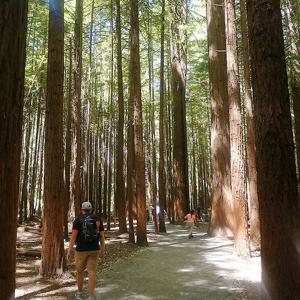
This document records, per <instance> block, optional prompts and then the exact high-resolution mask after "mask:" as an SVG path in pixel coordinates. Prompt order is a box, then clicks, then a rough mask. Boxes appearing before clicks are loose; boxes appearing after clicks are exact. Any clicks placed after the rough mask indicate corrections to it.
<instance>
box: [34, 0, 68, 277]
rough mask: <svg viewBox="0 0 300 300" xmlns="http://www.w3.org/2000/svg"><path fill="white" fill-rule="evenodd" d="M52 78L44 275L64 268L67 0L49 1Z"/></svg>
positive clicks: (48, 107) (48, 110) (49, 86)
mask: <svg viewBox="0 0 300 300" xmlns="http://www.w3.org/2000/svg"><path fill="white" fill-rule="evenodd" d="M48 36H49V37H48V78H47V97H46V119H45V130H46V131H45V158H44V161H45V181H44V217H43V240H42V262H41V268H40V274H41V275H42V276H51V277H52V276H57V275H61V274H62V272H63V271H64V241H63V226H64V207H65V205H64V202H65V201H64V199H65V194H64V176H63V170H64V162H63V155H62V153H63V101H64V94H63V80H64V3H63V2H62V1H59V0H55V1H51V5H49V35H48Z"/></svg>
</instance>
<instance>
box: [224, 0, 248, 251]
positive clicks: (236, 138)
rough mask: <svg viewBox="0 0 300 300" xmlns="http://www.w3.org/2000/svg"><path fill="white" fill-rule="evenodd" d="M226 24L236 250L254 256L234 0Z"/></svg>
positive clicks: (227, 1)
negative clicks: (249, 212)
mask: <svg viewBox="0 0 300 300" xmlns="http://www.w3.org/2000/svg"><path fill="white" fill-rule="evenodd" d="M225 24H226V55H227V78H228V102H229V127H230V165H231V167H230V171H231V189H232V201H233V209H234V212H233V213H234V220H235V222H234V223H235V224H234V245H235V251H236V252H237V253H238V254H239V255H242V256H250V248H249V238H248V207H247V206H248V203H247V195H246V186H245V163H244V157H243V124H242V112H241V95H240V79H239V67H238V52H237V41H236V25H235V1H234V0H225Z"/></svg>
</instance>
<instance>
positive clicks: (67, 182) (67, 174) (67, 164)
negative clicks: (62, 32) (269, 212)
mask: <svg viewBox="0 0 300 300" xmlns="http://www.w3.org/2000/svg"><path fill="white" fill-rule="evenodd" d="M72 46H73V43H72V40H71V39H70V44H69V47H70V49H69V82H68V96H67V101H68V103H67V126H66V146H65V193H66V198H65V211H64V229H65V232H64V233H65V234H64V237H65V240H68V212H69V209H70V208H71V205H70V204H71V203H70V202H71V189H70V188H71V160H72V148H71V147H72V139H73V138H74V137H73V135H72V105H73V103H72V101H73V99H72V65H73V60H72V55H73V53H72ZM73 205H74V203H73Z"/></svg>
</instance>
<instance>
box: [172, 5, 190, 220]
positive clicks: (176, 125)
mask: <svg viewBox="0 0 300 300" xmlns="http://www.w3.org/2000/svg"><path fill="white" fill-rule="evenodd" d="M171 5H172V15H173V22H172V57H171V61H172V62H171V64H172V94H173V107H174V118H173V144H174V147H173V169H174V189H175V190H174V200H173V201H174V206H175V213H176V218H177V219H183V217H184V216H185V214H186V213H187V212H188V210H189V183H188V160H187V136H186V134H187V130H186V103H185V94H186V63H187V62H186V59H187V57H186V51H187V49H186V29H185V26H186V22H187V19H186V18H187V1H186V0H179V1H176V2H175V3H174V4H171Z"/></svg>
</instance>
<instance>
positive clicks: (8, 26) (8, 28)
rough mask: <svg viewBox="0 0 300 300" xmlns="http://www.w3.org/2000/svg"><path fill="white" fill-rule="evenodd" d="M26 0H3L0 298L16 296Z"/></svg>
mask: <svg viewBox="0 0 300 300" xmlns="http://www.w3.org/2000/svg"><path fill="white" fill-rule="evenodd" d="M26 24H27V1H26V0H22V1H20V0H19V1H12V0H9V1H1V2H0V41H1V47H0V124H1V126H0V214H1V217H0V226H1V228H3V229H4V230H3V232H2V233H1V236H0V299H14V292H15V273H16V233H17V212H18V198H19V174H20V156H21V145H22V112H23V98H24V69H25V41H26V38H25V34H26Z"/></svg>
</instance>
